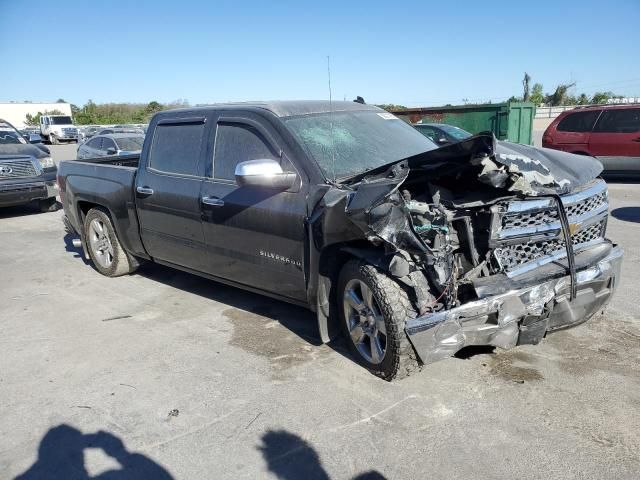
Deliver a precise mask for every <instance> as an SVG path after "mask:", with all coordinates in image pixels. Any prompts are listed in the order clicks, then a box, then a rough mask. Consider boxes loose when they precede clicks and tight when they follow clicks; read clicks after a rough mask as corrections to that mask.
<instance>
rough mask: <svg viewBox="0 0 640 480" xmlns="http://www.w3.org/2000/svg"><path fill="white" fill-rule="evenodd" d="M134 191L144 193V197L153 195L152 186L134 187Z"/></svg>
mask: <svg viewBox="0 0 640 480" xmlns="http://www.w3.org/2000/svg"><path fill="white" fill-rule="evenodd" d="M136 192H138V194H140V195H144V196H145V197H148V196H150V195H153V188H149V187H136Z"/></svg>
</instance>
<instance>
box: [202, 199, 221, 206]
mask: <svg viewBox="0 0 640 480" xmlns="http://www.w3.org/2000/svg"><path fill="white" fill-rule="evenodd" d="M200 200H201V201H202V204H203V205H209V206H211V207H222V206H223V205H224V200H220V199H219V198H215V197H202V198H201V199H200Z"/></svg>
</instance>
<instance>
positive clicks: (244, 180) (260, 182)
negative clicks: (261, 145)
mask: <svg viewBox="0 0 640 480" xmlns="http://www.w3.org/2000/svg"><path fill="white" fill-rule="evenodd" d="M235 177H236V183H237V184H238V185H240V186H246V187H248V186H252V187H261V188H270V189H275V190H288V189H289V188H291V187H293V185H294V184H295V182H296V178H297V176H296V174H295V173H288V172H284V171H283V170H282V167H281V166H280V164H279V163H278V162H276V161H275V160H271V159H261V160H248V161H246V162H240V163H238V164H237V165H236V170H235Z"/></svg>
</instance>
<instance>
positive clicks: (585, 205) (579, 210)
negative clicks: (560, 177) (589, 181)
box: [565, 190, 608, 217]
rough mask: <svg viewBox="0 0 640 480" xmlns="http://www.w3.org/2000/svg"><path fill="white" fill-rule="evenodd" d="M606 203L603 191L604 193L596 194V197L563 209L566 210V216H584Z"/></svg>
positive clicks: (605, 195)
mask: <svg viewBox="0 0 640 480" xmlns="http://www.w3.org/2000/svg"><path fill="white" fill-rule="evenodd" d="M607 203H608V198H607V192H606V190H605V191H604V192H601V193H598V194H597V195H594V196H593V197H589V198H587V199H585V200H583V201H581V202H578V203H574V204H573V205H567V206H566V207H565V208H566V210H567V216H569V217H574V216H575V217H577V216H580V215H584V214H585V213H589V212H592V211H593V210H597V209H598V208H600V207H602V206H603V205H606V204H607Z"/></svg>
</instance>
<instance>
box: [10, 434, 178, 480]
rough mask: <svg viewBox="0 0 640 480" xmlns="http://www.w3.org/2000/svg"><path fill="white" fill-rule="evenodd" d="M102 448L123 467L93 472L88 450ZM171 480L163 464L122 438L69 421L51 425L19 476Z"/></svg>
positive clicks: (32, 479)
mask: <svg viewBox="0 0 640 480" xmlns="http://www.w3.org/2000/svg"><path fill="white" fill-rule="evenodd" d="M87 448H95V449H101V450H102V451H103V452H104V454H105V455H107V456H109V457H111V458H112V459H114V460H115V461H116V462H118V463H119V464H120V468H119V469H112V470H107V471H105V472H102V473H100V474H98V475H96V476H89V473H88V471H87V468H86V466H85V462H84V450H85V449H87ZM44 478H46V479H60V480H63V479H64V480H95V479H98V480H124V479H154V480H156V479H157V480H171V479H173V477H172V476H171V474H170V473H169V472H168V471H167V470H165V469H164V468H163V467H162V466H160V465H159V464H157V463H156V462H154V461H153V460H151V459H150V458H149V457H146V456H145V455H142V454H140V453H135V452H130V451H128V450H127V449H126V447H125V446H124V443H123V442H122V440H120V439H119V438H118V437H117V436H115V435H113V434H112V433H109V432H103V431H100V432H97V433H92V434H83V433H82V432H81V431H80V430H77V429H75V428H73V427H71V426H69V425H58V426H57V427H53V428H51V429H50V430H49V431H48V432H47V433H46V435H45V436H44V437H43V438H42V440H41V441H40V446H39V447H38V459H37V460H36V462H35V463H34V464H33V465H32V466H31V467H30V468H29V469H28V470H27V471H26V472H24V473H22V474H20V475H18V476H17V477H16V480H36V479H38V480H40V479H44Z"/></svg>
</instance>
